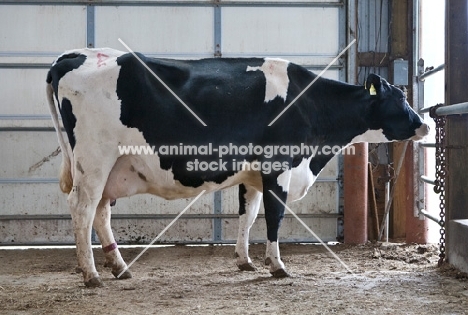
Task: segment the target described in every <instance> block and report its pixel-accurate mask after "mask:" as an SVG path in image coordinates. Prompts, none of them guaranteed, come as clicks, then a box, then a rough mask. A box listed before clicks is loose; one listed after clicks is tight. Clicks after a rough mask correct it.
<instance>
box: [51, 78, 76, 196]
mask: <svg viewBox="0 0 468 315" xmlns="http://www.w3.org/2000/svg"><path fill="white" fill-rule="evenodd" d="M48 81H49V80H48ZM46 92H47V100H48V102H49V110H50V114H51V116H52V122H53V124H54V128H55V131H56V132H57V138H58V141H59V144H60V149H61V150H62V165H61V167H60V189H61V190H62V191H63V192H64V193H66V194H68V193H70V191H71V190H72V187H73V174H72V169H73V168H72V167H71V166H72V164H73V163H72V162H73V161H72V159H73V153H72V152H71V147H70V144H69V142H68V141H66V140H65V138H64V137H63V133H62V129H61V127H60V123H59V119H58V113H57V107H56V106H55V102H54V88H53V87H52V83H51V82H48V83H47V88H46Z"/></svg>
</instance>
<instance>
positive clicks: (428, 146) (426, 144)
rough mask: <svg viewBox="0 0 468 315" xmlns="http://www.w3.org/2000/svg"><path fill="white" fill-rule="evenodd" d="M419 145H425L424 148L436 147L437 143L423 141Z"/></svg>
mask: <svg viewBox="0 0 468 315" xmlns="http://www.w3.org/2000/svg"><path fill="white" fill-rule="evenodd" d="M419 146H421V147H424V148H435V147H436V144H435V143H432V142H423V143H419Z"/></svg>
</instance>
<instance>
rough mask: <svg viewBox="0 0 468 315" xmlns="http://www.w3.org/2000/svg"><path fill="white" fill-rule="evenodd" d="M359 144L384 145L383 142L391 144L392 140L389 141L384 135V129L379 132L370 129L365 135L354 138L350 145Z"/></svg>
mask: <svg viewBox="0 0 468 315" xmlns="http://www.w3.org/2000/svg"><path fill="white" fill-rule="evenodd" d="M358 142H370V143H382V142H390V140H388V139H387V137H385V135H384V133H383V129H378V130H373V129H369V130H367V131H366V132H364V133H363V134H360V135H357V136H356V137H354V138H353V139H352V140H351V142H350V143H358Z"/></svg>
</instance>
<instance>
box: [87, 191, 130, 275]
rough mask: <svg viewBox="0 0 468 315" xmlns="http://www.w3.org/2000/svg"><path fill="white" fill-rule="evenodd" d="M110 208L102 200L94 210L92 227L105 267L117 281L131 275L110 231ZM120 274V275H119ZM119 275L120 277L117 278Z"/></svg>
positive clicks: (107, 203) (104, 200)
mask: <svg viewBox="0 0 468 315" xmlns="http://www.w3.org/2000/svg"><path fill="white" fill-rule="evenodd" d="M110 221H111V207H110V200H109V199H102V200H101V202H100V203H99V205H98V207H97V209H96V216H95V217H94V223H93V227H94V229H95V230H96V232H97V235H98V237H99V241H100V242H101V245H102V250H103V251H104V255H105V256H106V263H105V265H104V266H105V267H110V268H112V274H113V275H114V276H115V277H116V278H118V279H128V278H131V277H132V274H131V273H130V271H129V270H126V269H127V264H126V263H125V261H124V260H123V259H122V256H121V255H120V252H119V249H118V248H117V243H116V242H115V239H114V234H113V233H112V229H111V224H110ZM120 274H121V275H120ZM119 275H120V277H119Z"/></svg>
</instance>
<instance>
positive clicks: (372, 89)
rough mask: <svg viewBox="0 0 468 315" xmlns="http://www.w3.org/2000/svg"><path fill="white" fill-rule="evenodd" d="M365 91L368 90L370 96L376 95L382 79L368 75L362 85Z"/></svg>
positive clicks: (374, 75)
mask: <svg viewBox="0 0 468 315" xmlns="http://www.w3.org/2000/svg"><path fill="white" fill-rule="evenodd" d="M364 87H365V88H366V90H369V94H370V95H378V94H380V91H381V89H382V79H381V78H380V77H379V76H378V75H376V74H373V73H371V74H369V76H368V77H367V79H366V82H365V83H364Z"/></svg>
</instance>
